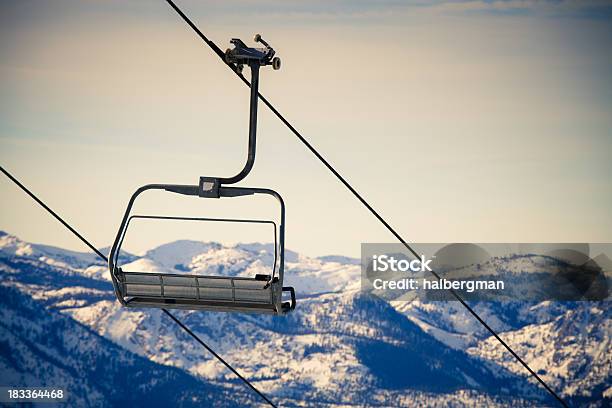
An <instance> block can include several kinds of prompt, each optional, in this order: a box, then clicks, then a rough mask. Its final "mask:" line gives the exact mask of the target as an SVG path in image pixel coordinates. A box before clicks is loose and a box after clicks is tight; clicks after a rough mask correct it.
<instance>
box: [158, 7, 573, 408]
mask: <svg viewBox="0 0 612 408" xmlns="http://www.w3.org/2000/svg"><path fill="white" fill-rule="evenodd" d="M166 2H167V3H168V4H169V5H170V6H171V7H172V8H173V9H174V11H176V12H177V14H178V15H179V16H181V18H182V19H183V20H184V21H185V23H187V25H188V26H189V27H191V28H192V29H193V30H194V31H195V33H196V34H197V35H198V36H199V37H200V38H201V39H202V40H203V41H204V42H205V43H206V44H207V45H208V46H209V47H210V48H211V49H212V50H213V52H214V53H215V54H217V56H218V57H219V58H220V59H221V61H222V62H223V63H224V64H225V65H227V66H228V67H229V68H230V69H231V70H232V71H233V72H234V73H235V74H236V75H237V76H238V77H239V78H240V79H241V80H242V82H244V83H245V84H246V85H247V86H248V87H250V86H251V84H250V83H249V81H248V80H247V79H246V78H245V77H244V75H242V73H240V72H239V71H238V70H237V69H236V66H235V65H233V64H229V63H227V62H226V61H225V54H224V53H223V51H221V49H220V48H219V47H218V46H217V45H216V44H215V43H214V42H213V41H211V40H210V39H208V37H206V36H205V35H204V33H202V31H201V30H200V29H199V28H198V27H197V26H196V25H195V24H194V23H193V22H192V21H191V20H190V19H189V17H187V16H186V15H185V13H183V11H182V10H181V9H180V8H179V7H178V6H177V5H176V4H175V3H174V2H173V1H172V0H166ZM258 96H259V99H260V100H261V101H262V102H263V103H264V105H266V106H267V107H268V108H269V109H270V110H271V111H272V113H274V114H275V115H276V117H278V119H280V121H281V122H282V123H283V124H285V126H287V127H288V128H289V130H291V132H292V133H293V134H294V135H295V136H296V137H297V138H298V139H299V140H300V142H302V143H303V144H304V145H305V146H306V147H307V148H308V150H310V152H311V153H312V154H314V155H315V157H316V158H317V159H319V161H321V163H323V165H325V167H327V169H328V170H329V171H331V173H332V174H333V175H334V176H335V177H336V178H337V179H338V180H339V181H340V182H341V183H342V184H343V185H344V186H345V187H346V188H347V189H348V190H349V191H350V192H351V193H352V194H353V196H355V198H357V200H359V202H361V204H363V205H364V206H365V207H366V208H367V209H368V210H369V211H370V213H372V215H374V217H376V219H377V220H378V221H379V222H380V223H381V224H382V225H384V227H385V228H386V229H387V230H388V231H389V232H391V234H392V235H393V236H394V237H395V238H396V239H397V240H398V241H399V242H401V243H402V244H403V245H404V246H405V247H406V249H408V251H410V253H412V254H413V255H414V256H415V257H417V258H418V257H419V255H418V253H417V252H416V251H415V250H414V249H413V248H412V247H411V246H410V245H409V244H408V242H406V240H405V239H404V238H402V236H401V235H400V234H399V233H398V232H397V231H396V230H395V229H394V228H393V227H392V226H391V225H390V224H389V223H388V222H387V221H386V220H385V219H384V218H383V217H382V216H381V215H380V214H379V213H378V211H376V210H375V209H374V208H373V207H372V206H371V205H370V204H369V203H368V201H367V200H366V199H365V198H363V196H362V195H361V194H359V192H358V191H357V190H355V188H353V186H352V185H351V184H350V183H349V182H348V181H347V180H346V179H345V178H344V177H343V176H342V175H341V174H340V173H339V172H338V171H337V170H336V169H335V168H334V167H333V166H332V165H331V164H330V163H329V162H328V161H327V160H326V159H325V157H323V156H322V155H321V153H319V152H318V151H317V149H315V148H314V147H313V146H312V144H310V142H309V141H308V140H306V138H304V136H302V134H301V133H300V132H298V130H297V129H296V128H295V127H293V125H292V124H291V123H289V121H288V120H287V119H285V117H284V116H283V115H282V114H281V113H280V112H279V111H278V110H277V109H276V108H275V107H274V106H273V105H272V103H271V102H269V101H268V100H267V99H266V98H265V97H264V96H263V95H262V94H261V92H259V93H258ZM431 273H432V274H433V275H434V276H435V277H436V279H438V280H440V279H441V277H440V275H439V274H438V273H437V272H435V271H431ZM449 292H450V293H451V294H452V295H453V297H455V299H457V300H458V301H459V302H460V303H461V304H462V305H463V306H464V307H465V308H466V309H467V310H468V312H469V313H470V314H471V315H472V316H473V317H474V318H475V319H476V320H478V322H479V323H480V324H481V325H482V326H483V327H484V328H485V329H486V330H487V331H488V332H489V333H491V335H493V336H494V337H495V339H497V341H498V342H499V343H500V344H501V345H502V346H503V347H504V348H505V349H506V350H507V351H508V352H509V353H510V354H511V355H512V356H513V357H514V358H515V359H516V360H517V361H518V362H519V363H520V364H521V365H522V366H523V367H524V368H525V369H526V370H527V371H528V372H529V374H531V376H532V377H533V378H535V379H536V380H537V381H538V382H539V383H540V384H541V385H542V386H543V387H544V388H545V389H546V391H548V392H549V393H550V394H551V395H552V396H553V397H555V399H557V401H559V403H560V404H561V405H562V406H564V407H568V405H567V403H566V402H565V401H564V400H563V399H562V398H561V397H560V396H559V395H558V394H557V393H556V392H555V391H554V390H553V389H552V388H551V387H550V386H549V385H548V384H546V382H544V380H543V379H542V378H541V377H540V376H539V375H538V374H537V373H536V372H535V371H533V370H532V369H531V367H529V365H528V364H527V363H526V362H525V361H524V360H523V359H522V358H521V357H520V356H519V355H518V354H516V352H514V350H512V348H511V347H510V346H509V345H508V344H507V343H506V342H505V341H504V340H503V339H502V338H501V337H500V336H499V335H498V334H497V333H496V332H495V331H494V330H493V328H491V326H489V325H488V324H487V322H485V321H484V320H483V319H482V318H481V317H480V316H479V315H478V313H476V311H475V310H474V309H472V307H471V306H470V305H468V304H467V303H466V302H465V300H463V298H462V297H461V296H460V295H459V294H458V293H457V292H456V291H454V290H453V289H449Z"/></svg>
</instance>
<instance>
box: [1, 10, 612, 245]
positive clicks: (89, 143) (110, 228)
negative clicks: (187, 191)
mask: <svg viewBox="0 0 612 408" xmlns="http://www.w3.org/2000/svg"><path fill="white" fill-rule="evenodd" d="M177 3H178V4H179V5H180V6H181V7H182V8H183V9H184V11H185V12H186V13H187V14H189V15H190V16H191V17H192V18H193V20H194V21H195V22H196V23H197V24H198V25H199V26H200V27H201V28H202V30H203V31H204V32H205V33H206V34H208V35H209V37H210V38H211V39H213V40H214V41H215V42H217V44H219V46H220V47H221V48H222V49H225V48H226V47H227V46H228V45H229V42H228V41H229V39H230V38H232V37H240V38H242V39H243V40H246V41H248V42H249V43H250V41H251V39H252V36H253V34H254V33H257V32H260V33H262V35H263V37H264V38H265V39H266V40H268V41H269V42H270V43H271V44H272V45H273V46H274V47H275V49H276V50H277V52H278V55H279V56H281V58H282V59H283V67H282V69H281V70H280V71H272V70H264V71H262V78H261V90H262V93H264V94H265V95H266V96H268V98H269V99H270V100H271V101H273V103H274V104H275V105H276V106H277V108H278V109H279V110H280V111H281V112H283V113H284V114H285V115H286V117H287V118H288V119H289V120H290V121H291V122H292V123H293V124H295V125H296V127H297V128H298V129H299V130H300V131H302V132H303V134H304V135H305V136H306V137H307V138H308V139H309V140H310V141H311V142H312V143H313V144H314V145H315V146H316V147H317V148H318V149H319V150H320V151H321V152H322V153H323V154H324V155H325V156H326V157H327V158H328V159H329V160H330V161H331V163H333V164H334V165H335V166H336V167H337V169H338V170H340V171H341V172H342V173H343V174H344V175H345V176H346V178H347V179H348V180H350V181H351V182H352V183H353V184H354V185H355V187H356V188H357V189H358V190H359V191H360V192H362V193H363V195H364V196H365V197H367V198H368V199H369V200H370V201H371V203H372V204H373V205H374V207H375V208H377V209H378V210H379V211H380V212H381V213H382V214H383V215H384V216H385V217H387V218H388V219H389V221H390V222H391V223H392V224H393V225H394V226H396V228H397V230H398V231H400V232H401V233H402V234H403V235H404V236H405V238H407V239H409V240H411V241H415V242H457V241H459V242H461V241H467V242H576V241H586V242H611V241H612V217H611V215H610V209H611V208H612V183H611V175H612V163H611V160H610V153H611V152H612V80H611V78H612V47H611V44H612V7H610V6H608V5H606V3H605V2H589V1H586V2H573V1H569V2H563V1H562V2H538V3H532V2H529V1H520V2H517V1H510V2H496V1H493V2H478V1H467V2H461V1H446V2H445V1H440V2H433V3H427V4H425V2H407V3H403V2H396V1H376V2H365V1H348V0H347V1H335V2H334V1H310V2H297V1H271V0H270V1H263V2H252V1H242V2H203V1H191V0H189V1H187V0H182V1H181V0H177ZM0 4H1V5H0V54H1V56H2V59H1V60H0V64H1V65H0V163H1V164H2V166H4V167H6V168H7V169H8V170H9V171H12V172H13V173H14V174H15V175H16V176H17V177H19V178H20V179H21V180H22V181H23V182H24V183H25V184H26V185H28V186H29V187H31V188H32V189H33V190H34V191H35V192H37V193H38V194H40V196H41V197H42V198H43V199H44V200H46V201H47V202H48V203H49V205H51V206H52V207H53V208H55V209H56V210H57V211H58V212H59V213H60V214H62V215H64V216H65V217H66V218H67V219H68V220H69V221H71V222H72V223H73V224H74V225H75V227H77V228H78V229H79V230H80V231H81V232H82V233H83V234H84V235H85V236H87V237H89V238H90V239H91V240H92V241H93V242H94V244H95V245H97V246H100V247H102V246H106V245H109V244H110V243H111V242H112V240H113V238H114V235H115V233H116V229H117V227H118V224H119V221H120V218H121V216H122V214H123V211H124V207H125V205H126V204H127V201H128V199H129V196H130V195H131V193H132V192H133V190H135V189H136V188H137V187H138V186H140V185H142V184H146V183H151V182H167V183H196V182H197V180H198V177H199V176H200V175H214V176H229V175H232V174H233V173H235V172H236V171H237V170H239V168H240V167H241V166H242V164H243V162H244V158H245V151H246V138H247V125H248V89H247V88H246V87H244V86H243V85H242V84H241V83H240V82H239V81H238V80H237V79H236V78H235V77H234V75H233V74H232V73H231V72H230V71H228V70H227V68H226V67H224V66H223V65H222V64H220V62H219V61H218V60H217V57H216V56H214V55H213V54H212V53H211V52H210V51H209V49H208V48H207V47H206V46H204V44H203V43H202V42H201V41H200V40H199V39H198V38H197V37H196V36H195V35H194V33H193V32H192V31H191V30H190V29H188V27H187V26H186V25H185V24H184V23H183V22H182V21H181V20H180V19H179V17H178V16H177V15H176V14H175V13H174V11H172V10H171V9H170V7H169V6H168V5H167V4H166V3H165V2H164V1H161V0H160V1H136V2H126V1H83V2H76V1H55V2H50V1H19V2H10V3H9V2H2V3H0ZM260 112H261V113H260V125H259V139H258V156H257V161H256V163H255V168H254V171H253V172H252V174H251V175H250V176H249V177H248V178H247V179H246V180H245V181H244V182H243V183H242V184H243V185H248V186H257V187H270V188H274V189H276V190H277V191H279V192H280V193H281V194H282V195H283V196H284V198H285V201H286V204H287V246H288V247H289V248H292V249H294V250H297V251H299V252H303V253H306V254H309V255H324V254H332V253H333V254H345V255H352V256H358V254H359V248H360V247H359V244H360V243H361V242H389V241H393V238H392V236H391V235H390V234H389V233H387V232H386V230H385V229H384V228H383V227H382V226H381V225H379V224H378V223H377V222H376V221H375V219H374V218H373V217H372V216H370V214H369V213H368V212H367V211H366V210H365V209H364V208H363V207H362V206H361V205H360V204H359V203H358V202H357V201H356V200H355V199H353V197H352V196H351V195H350V193H349V192H347V191H346V190H345V189H344V187H343V186H341V185H340V184H339V183H338V182H337V181H336V180H335V179H334V178H333V177H332V176H331V174H330V173H329V172H328V171H327V170H326V169H325V168H324V167H323V166H322V165H321V164H320V163H318V162H317V161H316V160H315V159H314V157H313V156H312V155H311V154H310V153H309V152H308V151H307V150H306V149H305V148H304V147H303V146H302V145H301V144H300V143H299V142H298V141H297V139H296V138H295V137H294V136H293V135H292V134H291V133H290V132H289V131H288V130H287V129H286V128H285V127H284V126H283V125H282V124H281V123H280V122H279V121H278V120H277V119H276V118H275V117H274V116H273V115H272V114H271V113H270V112H269V111H268V110H267V109H265V108H262V109H261V111H260ZM0 196H1V198H2V204H1V211H0V229H2V230H5V231H7V232H10V233H13V234H16V235H18V236H20V237H21V238H23V239H26V240H29V241H35V242H44V243H48V244H53V245H58V246H63V247H68V248H73V249H81V250H84V247H83V246H82V245H81V244H80V243H79V242H78V241H77V240H76V239H75V238H74V237H72V236H71V235H70V233H68V232H67V231H65V230H64V229H63V228H62V227H61V226H60V225H59V224H57V222H55V221H54V220H53V219H51V218H50V217H49V216H48V215H46V214H45V213H44V212H43V211H42V210H41V209H40V208H39V207H38V206H36V204H34V203H33V202H32V201H31V200H30V199H29V198H27V197H26V196H25V195H24V194H23V193H22V192H20V191H18V190H17V189H16V187H15V186H14V185H13V184H11V183H10V182H9V181H8V180H6V179H5V178H3V177H2V178H0ZM143 198H144V200H143V202H142V204H143V205H141V206H140V207H139V209H140V210H141V211H139V212H153V213H163V214H175V215H213V216H221V215H222V216H229V217H231V216H237V217H268V216H275V215H276V208H275V207H274V202H273V201H271V200H267V199H253V198H252V199H247V198H244V199H231V200H229V202H226V201H225V200H223V201H214V200H204V199H195V198H187V197H185V198H180V197H175V196H173V195H170V194H163V193H151V194H149V195H147V196H143ZM181 227H182V226H181V225H175V226H172V227H170V226H169V225H168V223H163V224H161V225H160V224H151V225H149V224H147V225H144V224H143V225H142V226H139V228H138V229H134V230H133V231H132V234H130V236H129V237H128V240H127V242H126V249H131V250H133V251H141V250H143V249H146V248H148V247H150V246H152V245H155V244H159V243H162V242H166V241H170V240H174V239H179V238H190V239H200V240H205V241H208V240H216V241H223V242H227V243H233V242H238V241H242V242H249V241H269V240H270V239H271V236H270V231H269V230H268V229H265V228H256V227H252V228H251V227H249V228H245V227H236V226H230V227H227V228H219V226H218V225H201V226H200V225H198V226H194V225H190V226H188V228H185V229H182V228H181Z"/></svg>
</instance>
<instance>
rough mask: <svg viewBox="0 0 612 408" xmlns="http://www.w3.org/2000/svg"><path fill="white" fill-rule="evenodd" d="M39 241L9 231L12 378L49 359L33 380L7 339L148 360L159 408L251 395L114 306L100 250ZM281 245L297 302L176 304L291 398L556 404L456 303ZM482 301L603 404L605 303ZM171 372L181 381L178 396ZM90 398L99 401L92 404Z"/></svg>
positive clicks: (192, 350) (202, 357) (7, 314)
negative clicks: (202, 307)
mask: <svg viewBox="0 0 612 408" xmlns="http://www.w3.org/2000/svg"><path fill="white" fill-rule="evenodd" d="M46 248H51V247H46V246H40V245H34V244H28V243H25V242H22V241H20V240H19V239H18V238H16V237H14V236H11V235H8V234H0V282H2V283H1V285H0V289H2V291H3V292H2V293H0V296H1V297H2V299H3V300H2V302H3V303H2V313H3V315H2V324H0V339H2V340H1V341H0V344H2V345H3V347H2V349H1V350H2V351H1V352H0V362H1V363H2V364H3V365H2V366H1V367H0V370H1V372H2V378H3V379H5V378H7V379H9V380H10V382H11V384H13V383H15V382H17V383H19V384H35V383H36V382H35V381H43V382H46V383H48V382H49V380H50V379H52V378H54V375H53V374H52V373H53V371H52V370H51V369H41V370H38V371H36V370H35V371H34V372H33V373H32V374H31V375H30V376H26V374H24V373H25V372H27V370H26V369H25V368H24V367H23V366H19V365H16V364H14V363H12V362H11V361H12V360H11V355H12V354H14V353H15V351H14V350H19V354H20V355H24V356H25V357H23V359H24V360H29V361H30V365H32V364H33V363H32V362H37V364H40V366H41V367H47V366H49V367H53V366H55V365H57V364H56V363H54V361H55V360H53V358H56V360H57V356H66V357H69V358H70V360H71V361H73V365H75V366H76V365H78V364H81V366H79V368H78V370H85V371H87V370H88V369H91V367H93V366H94V364H95V363H91V361H94V362H95V361H97V360H96V359H95V358H94V357H95V355H97V354H96V353H99V354H100V356H113V357H115V360H113V359H111V362H110V363H109V365H111V366H112V367H113V369H115V370H117V371H122V372H130V370H132V372H136V371H137V370H141V371H138V372H142V373H143V374H141V377H142V386H141V387H140V388H141V389H143V390H151V387H152V384H154V382H150V381H151V378H153V377H160V378H162V379H165V380H164V381H166V382H165V383H162V382H160V383H158V384H159V388H157V389H160V388H162V389H166V390H169V389H172V391H171V392H166V394H167V395H165V398H171V400H169V399H166V400H163V401H164V402H165V405H175V404H179V405H181V404H183V405H188V404H187V403H186V402H185V401H187V399H186V396H189V398H191V397H193V398H195V400H196V401H200V402H202V403H204V404H205V405H209V402H206V401H209V400H206V399H205V398H206V396H209V397H210V396H211V395H213V396H214V397H215V399H214V401H215V404H216V405H217V406H223V404H226V405H232V404H235V405H239V406H240V405H254V404H256V400H254V399H252V396H251V395H250V394H247V393H246V392H245V391H244V390H243V389H242V388H241V385H240V384H238V383H237V382H236V380H235V378H234V377H233V376H232V374H231V373H230V372H228V371H227V370H225V369H224V368H223V367H222V366H221V365H220V364H219V363H218V362H217V361H216V360H214V359H213V358H212V357H211V356H210V355H208V354H207V353H206V352H205V351H204V350H203V349H202V348H201V347H200V346H199V345H198V344H197V343H195V342H193V341H192V340H191V338H189V337H187V336H186V335H185V334H184V333H183V332H182V331H181V330H180V328H178V327H177V326H176V325H174V323H173V322H172V321H171V320H169V319H168V318H167V317H166V316H164V315H163V314H162V313H160V312H159V311H157V310H145V309H125V308H121V307H120V306H119V304H118V302H116V301H115V300H114V297H113V293H112V289H111V285H110V283H109V281H108V277H107V274H108V272H107V271H106V267H105V265H104V263H103V262H101V261H100V260H99V259H96V258H94V257H92V256H89V255H87V254H80V253H75V252H70V251H63V250H61V249H58V248H51V249H46ZM272 251H273V249H272V247H271V246H270V245H266V244H241V245H236V246H234V247H226V246H223V245H221V244H218V243H201V242H194V241H177V242H173V243H169V244H166V245H162V246H161V247H158V248H154V249H152V250H150V251H148V252H147V253H146V254H145V255H143V256H142V257H134V256H130V255H129V254H128V255H126V258H125V262H128V263H130V262H131V263H130V269H134V268H146V269H144V270H152V269H154V268H158V269H157V270H165V271H175V272H181V273H193V272H197V273H214V274H227V275H233V276H240V275H250V274H253V273H266V271H268V268H270V267H271V263H272V259H273V252H272ZM287 255H288V256H287V263H286V279H287V283H288V284H289V285H293V286H295V287H296V289H297V290H298V294H299V295H298V307H297V308H296V310H295V311H294V312H293V313H292V314H290V315H288V316H286V317H271V316H259V315H243V314H222V313H210V312H176V314H177V315H178V316H180V318H181V319H182V320H183V321H184V322H185V323H186V324H187V325H189V326H190V327H191V328H192V329H193V330H194V331H195V332H196V333H197V334H198V335H200V336H201V337H202V338H203V339H205V340H206V341H207V342H208V343H209V344H210V345H211V346H212V347H213V348H214V349H215V350H216V351H217V352H218V353H220V354H221V355H223V356H224V357H225V358H226V359H227V360H228V361H229V362H230V363H231V364H232V365H233V366H234V367H236V368H237V369H238V370H239V371H240V372H241V373H243V374H244V375H245V376H246V377H248V378H249V379H251V380H252V381H253V382H254V384H255V385H256V386H257V387H258V388H259V389H261V390H262V391H264V392H266V393H267V394H269V395H270V396H271V397H272V398H273V399H274V400H275V401H276V402H278V403H280V404H281V405H282V406H345V405H355V404H357V405H360V406H364V405H365V406H413V405H417V404H421V405H437V406H448V405H452V406H474V405H485V406H510V405H512V406H515V405H518V406H522V405H524V406H533V405H539V406H541V405H546V406H548V405H550V406H554V401H552V400H551V399H550V398H549V397H548V396H547V395H546V394H545V393H544V392H542V390H541V389H540V388H539V386H537V385H536V384H533V383H531V382H530V380H529V378H528V375H527V374H526V373H525V372H524V371H523V370H522V369H521V368H520V367H518V366H517V365H516V364H514V361H513V360H512V359H511V358H510V356H508V355H507V353H505V352H504V351H503V349H502V348H501V347H500V346H499V345H498V344H497V343H496V342H495V341H494V339H492V338H490V336H489V335H488V333H487V332H485V331H483V330H482V328H481V326H480V325H479V324H478V322H476V321H475V320H474V319H473V318H472V317H471V316H469V315H468V314H467V313H466V311H465V310H464V309H463V308H462V307H461V305H460V304H458V303H457V302H421V301H413V302H391V303H388V302H385V301H383V300H381V299H379V298H376V297H372V296H370V295H367V294H365V293H363V292H361V291H360V290H359V288H360V286H359V277H360V270H359V262H358V261H355V260H351V259H345V258H343V257H321V258H308V257H304V256H301V255H299V254H297V253H294V252H290V251H288V254H287ZM88 256H89V258H88ZM5 292H6V293H5ZM7 299H9V300H7ZM11 299H12V300H11ZM474 307H475V308H476V310H477V311H478V312H479V314H481V315H482V316H483V317H484V318H485V320H487V322H489V323H490V324H491V325H492V326H493V327H494V328H495V329H497V330H499V331H500V332H501V333H502V337H503V338H504V339H506V340H507V341H508V342H509V343H510V344H511V345H512V346H514V347H515V348H516V350H517V351H518V352H519V354H520V355H521V356H523V357H524V358H525V359H526V361H527V362H528V363H530V364H532V365H533V366H534V367H536V368H537V370H539V374H540V375H542V376H543V377H544V378H545V379H546V380H547V382H550V384H551V385H552V386H553V387H554V388H555V389H556V390H558V391H559V392H560V393H562V395H563V396H564V398H567V399H568V401H570V402H571V403H572V404H576V405H585V406H587V405H589V406H606V405H608V404H610V402H611V401H612V389H611V387H612V379H611V378H610V376H611V373H612V364H611V362H610V357H609V356H610V355H612V354H611V353H610V352H611V351H612V350H611V345H610V337H611V330H612V328H611V326H610V325H611V323H610V322H611V317H612V316H611V314H610V309H609V307H608V303H607V302H598V303H596V302H579V303H573V304H572V303H555V302H541V303H532V304H527V303H525V302H523V303H518V302H515V303H497V304H494V303H488V302H481V303H478V304H475V305H474ZM34 311H36V313H34ZM34 314H35V315H36V318H31V317H26V316H30V315H34ZM47 330H48V331H50V332H52V333H54V334H53V338H54V339H55V340H54V341H51V342H50V344H49V345H48V349H49V350H53V351H48V352H46V353H40V352H39V350H38V349H37V348H36V340H41V337H40V335H36V334H35V333H44V332H46V331H47ZM37 336H38V337H37ZM92 339H93V340H92ZM66 344H69V345H70V347H69V346H67V345H66ZM89 345H91V347H89ZM94 351H95V352H94ZM53 356H55V357H53ZM92 359H93V360H92ZM100 360H105V359H100ZM130 364H131V365H130ZM144 364H150V365H151V366H150V368H149V367H148V366H145V365H144ZM85 365H87V367H84V366H85ZM15 366H16V367H17V368H15ZM19 367H21V368H19ZM97 370H99V369H96V370H93V371H96V372H97ZM155 370H159V373H158V372H157V371H155ZM164 370H168V371H164ZM73 372H74V371H70V370H65V374H64V376H63V377H61V378H62V381H63V382H62V383H64V384H67V385H66V387H67V388H68V389H73V390H74V391H73V392H74V395H75V398H77V397H78V398H80V399H78V400H75V401H77V402H79V403H81V402H82V403H83V404H85V405H98V404H97V402H98V401H104V403H105V404H106V405H116V404H117V401H118V400H117V399H113V398H117V395H120V394H119V392H127V393H129V391H128V390H126V388H125V386H124V388H121V387H119V388H117V389H118V390H120V391H118V392H117V393H116V394H114V397H113V394H112V392H111V391H110V388H105V387H104V386H100V387H98V388H95V387H94V385H95V384H96V381H98V379H96V377H95V376H93V374H92V377H91V379H89V378H90V377H88V376H83V380H82V381H81V382H79V381H76V380H72V382H71V374H70V373H73ZM79 372H80V371H79ZM149 372H151V373H155V375H153V374H151V376H148V375H147V374H146V373H149ZM5 373H10V375H8V374H7V375H6V376H5ZM16 373H17V374H16ZM66 373H67V374H66ZM181 375H182V376H186V378H187V379H182V377H181V378H179V377H178V376H181ZM174 376H177V377H174ZM57 378H60V377H57ZM105 378H123V377H120V376H116V377H115V376H112V375H109V376H105ZM159 381H162V380H159ZM174 381H176V382H179V383H184V384H187V385H185V388H184V389H177V391H176V392H175V391H174V388H171V385H170V384H171V383H173V382H174ZM3 382H4V381H3ZM163 384H168V385H167V386H165V385H163ZM0 385H2V384H0ZM192 385H193V388H190V387H191V386H192ZM147 387H148V388H147ZM196 388H197V390H196ZM94 389H95V390H96V392H97V393H94V392H93V391H91V390H94ZM198 390H199V391H198ZM90 391H91V392H90ZM143 393H144V391H143ZM151 393H153V391H151ZM88 395H94V396H95V398H98V399H96V400H95V401H94V400H93V399H92V400H87V399H85V398H86V396H88ZM91 398H94V397H91ZM134 398H136V397H134ZM161 401H162V400H159V403H160V404H161ZM79 405H80V404H79Z"/></svg>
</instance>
